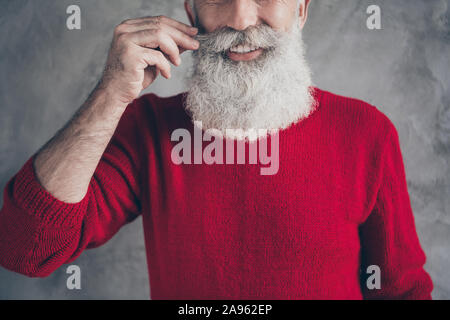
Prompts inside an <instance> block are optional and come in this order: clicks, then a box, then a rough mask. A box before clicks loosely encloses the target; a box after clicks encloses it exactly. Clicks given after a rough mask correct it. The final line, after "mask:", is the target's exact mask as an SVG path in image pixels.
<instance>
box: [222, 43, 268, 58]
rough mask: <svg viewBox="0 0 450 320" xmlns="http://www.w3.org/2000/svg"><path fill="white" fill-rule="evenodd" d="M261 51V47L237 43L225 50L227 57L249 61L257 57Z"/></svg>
mask: <svg viewBox="0 0 450 320" xmlns="http://www.w3.org/2000/svg"><path fill="white" fill-rule="evenodd" d="M263 51H264V49H263V48H255V47H250V46H246V45H239V46H235V47H232V48H231V49H229V50H227V52H226V54H227V56H228V58H230V59H231V60H234V61H249V60H254V59H256V58H258V57H259V56H260V55H261V54H262V53H263Z"/></svg>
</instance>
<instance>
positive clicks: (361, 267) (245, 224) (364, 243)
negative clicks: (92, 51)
mask: <svg viewBox="0 0 450 320" xmlns="http://www.w3.org/2000/svg"><path fill="white" fill-rule="evenodd" d="M315 97H316V99H317V100H318V102H319V104H318V107H317V108H316V109H315V111H314V112H313V113H312V115H311V116H309V117H308V118H307V119H305V120H303V121H301V122H299V123H297V124H295V125H293V126H291V127H290V128H288V129H286V130H283V131H281V132H280V135H279V148H280V149H279V155H280V159H279V170H278V173H277V174H275V175H261V174H260V168H261V166H259V165H255V164H249V163H248V161H247V162H246V164H212V165H207V164H196V165H194V164H192V165H189V164H181V165H176V164H174V163H173V161H172V160H171V151H172V148H173V146H174V145H175V144H177V143H178V142H173V141H171V139H170V137H171V134H172V132H173V131H174V130H175V129H178V128H186V129H188V130H189V131H190V132H191V133H192V132H193V125H192V123H191V122H190V119H189V117H188V116H187V114H186V113H185V111H184V109H183V107H182V103H183V99H184V95H183V94H179V95H177V96H173V97H170V98H161V97H158V96H156V95H154V94H148V95H144V96H142V97H141V98H139V99H136V100H135V101H134V102H133V103H132V104H130V105H129V106H128V108H127V110H126V111H125V113H124V114H123V116H122V118H121V120H120V122H119V125H118V127H117V129H116V132H115V134H114V136H113V138H112V139H111V141H110V143H109V145H108V147H107V149H106V151H105V153H104V155H103V157H102V159H101V161H100V163H99V165H98V167H97V168H96V171H95V174H94V176H93V178H92V180H91V183H90V185H89V189H88V192H87V194H86V196H85V197H84V199H83V200H82V201H81V202H79V203H76V204H68V203H64V202H61V201H59V200H58V199H56V198H54V197H53V196H52V195H51V194H50V193H49V192H47V191H46V190H45V189H44V188H43V187H42V186H41V185H40V183H39V181H38V180H37V178H36V175H35V171H34V167H33V159H34V156H35V155H33V156H32V157H31V158H30V159H29V160H28V161H27V162H26V163H25V164H24V166H23V167H22V168H21V170H20V171H19V172H18V173H17V174H16V175H15V176H14V177H12V178H11V180H9V182H8V184H7V185H6V188H5V190H4V205H3V207H2V209H1V211H0V264H1V265H2V266H4V267H5V268H7V269H9V270H12V271H15V272H19V273H22V274H24V275H27V276H31V277H45V276H47V275H49V274H50V273H52V272H53V271H55V270H56V269H57V268H59V267H60V266H61V265H62V264H64V263H69V262H72V261H74V260H75V259H76V258H77V257H78V256H79V255H80V254H81V253H82V252H83V250H85V249H88V248H94V247H98V246H100V245H102V244H103V243H105V242H106V241H107V240H109V239H110V238H111V237H112V236H113V235H114V234H115V233H116V232H117V231H118V230H119V228H120V227H121V226H123V225H124V224H126V223H128V222H130V221H132V220H134V219H135V218H136V217H137V216H138V215H140V214H142V216H143V224H144V233H145V244H146V251H147V261H148V272H149V276H150V282H151V297H152V299H363V298H364V299H371V298H383V299H430V298H431V294H430V293H431V291H432V288H433V284H432V281H431V278H430V276H429V275H428V273H427V272H426V271H425V270H424V268H423V266H424V263H425V259H426V257H425V254H424V252H423V250H422V248H421V245H420V243H419V239H418V236H417V233H416V229H415V224H414V217H413V212H412V210H411V205H410V199H409V195H408V190H407V184H406V178H405V170H404V165H403V160H402V155H401V151H400V144H399V138H398V134H397V131H396V129H395V127H394V125H393V124H392V122H391V121H390V120H389V119H388V118H387V117H386V116H385V115H384V114H383V113H381V112H380V111H378V110H377V109H376V108H375V107H373V106H371V105H368V104H366V103H364V102H362V101H359V100H355V99H350V98H345V97H341V96H337V95H334V94H331V93H329V92H326V91H322V90H319V89H315ZM208 143H210V142H208ZM208 143H206V142H205V145H206V144H208ZM246 147H248V145H246ZM370 265H377V266H379V267H380V271H381V273H380V277H381V289H373V290H369V289H368V288H367V286H366V278H367V277H368V276H370V275H371V274H372V272H370V273H369V274H368V273H367V267H368V266H370Z"/></svg>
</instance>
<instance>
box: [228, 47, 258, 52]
mask: <svg viewBox="0 0 450 320" xmlns="http://www.w3.org/2000/svg"><path fill="white" fill-rule="evenodd" d="M256 49H259V48H257V47H255V46H249V45H238V46H235V47H232V48H231V49H230V51H231V52H237V53H248V52H251V51H255V50H256Z"/></svg>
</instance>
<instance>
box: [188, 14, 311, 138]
mask: <svg viewBox="0 0 450 320" xmlns="http://www.w3.org/2000/svg"><path fill="white" fill-rule="evenodd" d="M197 39H198V40H199V41H200V49H199V50H197V51H195V52H194V53H193V59H194V64H193V70H192V74H191V75H189V77H188V79H187V83H188V92H187V96H186V100H185V108H186V110H187V111H188V113H190V115H191V117H192V120H193V121H194V123H195V122H197V121H200V122H201V124H202V128H203V129H204V130H208V129H209V131H210V132H211V131H213V132H214V131H215V132H216V134H217V135H219V136H224V137H226V138H230V139H249V140H254V139H255V138H259V137H261V136H265V135H266V134H267V131H264V130H260V129H265V130H271V132H272V133H273V132H278V131H279V130H282V129H286V128H288V127H289V126H291V125H292V124H295V123H297V122H299V121H300V120H302V119H304V118H306V117H308V115H309V114H310V113H311V112H312V111H313V110H314V108H315V101H314V98H313V96H312V91H311V90H312V88H311V86H312V80H311V72H310V68H309V66H308V64H307V62H306V60H305V57H304V44H303V40H302V37H301V31H300V27H299V26H298V23H295V24H294V26H293V27H292V28H291V31H290V32H276V31H274V30H273V29H272V28H270V27H269V26H266V25H263V26H256V27H250V28H249V29H247V30H245V31H243V32H239V31H236V30H230V29H226V30H223V29H222V30H219V31H216V32H213V33H212V34H205V35H200V36H198V37H197ZM242 43H246V44H250V45H253V46H255V47H262V48H267V50H264V53H263V54H262V55H261V56H260V57H258V58H257V59H255V60H252V61H233V60H231V59H229V58H228V57H227V56H226V55H225V51H226V50H228V49H229V48H231V47H233V46H234V45H237V44H242ZM227 129H233V130H227ZM234 129H240V130H241V131H234ZM255 131H256V136H255Z"/></svg>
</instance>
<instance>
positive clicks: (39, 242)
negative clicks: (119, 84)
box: [0, 103, 140, 277]
mask: <svg viewBox="0 0 450 320" xmlns="http://www.w3.org/2000/svg"><path fill="white" fill-rule="evenodd" d="M133 106H134V105H133V103H132V104H130V105H129V106H128V107H127V109H126V110H125V112H124V113H123V114H122V117H121V119H120V120H119V123H118V126H117V128H116V131H115V132H114V135H113V137H112V138H111V140H110V142H109V144H108V145H107V147H106V149H105V152H104V153H103V155H102V158H101V160H100V162H99V164H98V165H97V167H96V169H95V172H94V175H93V177H92V179H91V181H90V184H89V187H88V190H87V193H86V195H85V197H84V198H83V199H82V200H81V201H80V202H78V203H65V202H62V201H60V200H58V199H57V198H55V197H53V196H52V195H51V194H50V193H49V192H48V191H47V190H46V189H44V188H43V186H42V185H41V184H40V182H39V181H38V179H37V176H36V174H35V170H34V166H33V161H34V158H35V157H36V154H34V155H33V156H31V158H29V159H28V161H27V162H26V163H25V164H24V165H23V167H22V168H21V169H20V170H19V172H17V173H16V175H15V176H13V177H12V178H11V179H10V180H9V181H8V182H7V185H6V187H5V189H4V192H3V199H4V203H3V207H2V208H1V210H0V265H1V266H3V267H5V268H6V269H9V270H11V271H14V272H18V273H21V274H24V275H27V276H30V277H45V276H48V275H49V274H51V273H52V272H53V271H55V270H56V269H57V268H59V267H60V266H61V265H62V264H64V263H68V262H72V261H73V260H75V259H76V258H77V257H78V256H79V255H80V254H81V253H82V251H83V250H84V249H88V248H94V247H98V246H100V245H102V244H104V243H105V242H106V241H108V240H109V239H110V238H111V237H112V236H113V235H114V234H115V233H116V232H117V231H118V230H119V229H120V227H121V226H123V225H124V224H126V223H128V222H131V221H132V220H134V219H135V218H136V217H137V216H138V215H139V214H140V200H139V199H140V183H139V180H138V177H139V173H138V172H139V168H140V164H139V158H138V152H137V147H138V145H139V143H138V139H139V135H138V132H137V126H136V122H135V115H134V110H133Z"/></svg>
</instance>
